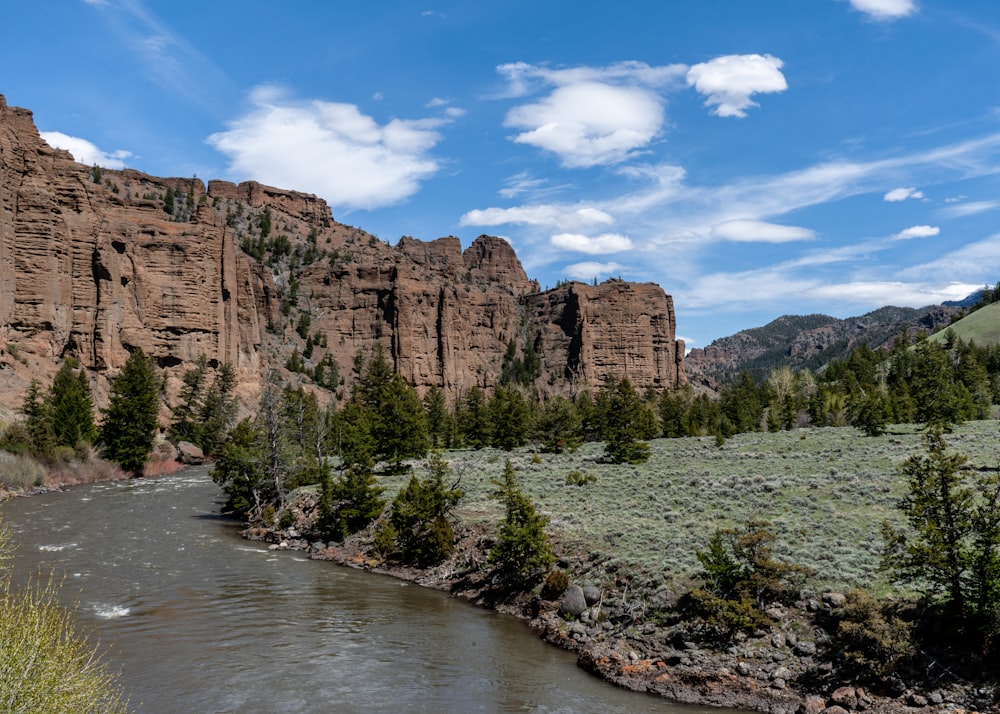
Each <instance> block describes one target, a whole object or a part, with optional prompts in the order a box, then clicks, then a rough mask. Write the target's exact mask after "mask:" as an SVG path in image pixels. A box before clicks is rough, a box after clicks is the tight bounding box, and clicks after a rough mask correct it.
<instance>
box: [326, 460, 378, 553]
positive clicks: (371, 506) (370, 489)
mask: <svg viewBox="0 0 1000 714" xmlns="http://www.w3.org/2000/svg"><path fill="white" fill-rule="evenodd" d="M374 470H375V464H374V463H372V461H371V459H367V460H365V461H363V462H356V463H353V464H351V465H350V466H349V467H348V469H347V470H346V471H345V472H344V473H343V474H341V475H340V476H339V477H337V478H334V477H333V476H332V475H331V474H330V473H329V472H327V473H326V474H325V476H324V478H323V481H322V486H321V490H320V501H319V510H320V520H319V527H320V530H321V532H323V533H324V534H325V535H327V536H329V537H331V538H334V539H335V540H343V539H344V538H345V537H347V536H349V535H351V534H352V533H357V532H358V531H360V530H361V529H362V528H365V527H366V526H367V525H368V524H369V523H371V522H372V521H374V520H375V519H376V518H378V516H379V514H380V513H382V509H383V508H384V507H385V500H383V499H382V492H383V491H384V489H383V488H382V487H381V486H380V485H379V483H378V481H377V480H376V478H375V473H374Z"/></svg>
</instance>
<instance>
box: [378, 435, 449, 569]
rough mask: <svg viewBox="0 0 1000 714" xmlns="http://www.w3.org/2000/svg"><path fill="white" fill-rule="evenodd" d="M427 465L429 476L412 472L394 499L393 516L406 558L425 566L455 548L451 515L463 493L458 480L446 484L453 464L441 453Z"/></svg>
mask: <svg viewBox="0 0 1000 714" xmlns="http://www.w3.org/2000/svg"><path fill="white" fill-rule="evenodd" d="M428 468H429V469H430V475H429V476H428V477H427V478H426V479H419V478H417V477H416V476H412V477H411V478H410V482H409V483H408V484H407V485H406V486H405V487H404V488H403V489H402V490H401V491H400V492H399V494H398V495H397V496H396V498H395V499H393V501H392V515H391V516H390V522H391V524H392V527H393V530H394V531H395V533H396V542H397V545H398V547H399V549H400V551H401V555H402V559H403V561H404V562H406V563H413V564H417V565H422V566H427V565H434V564H436V563H440V562H441V561H442V560H444V559H445V558H447V557H448V556H449V555H451V553H452V551H453V550H454V547H455V531H454V528H453V527H452V525H451V520H450V515H451V511H452V509H453V508H454V507H455V506H456V505H457V504H458V502H459V500H461V498H462V496H463V495H464V493H463V492H462V490H461V489H460V488H458V481H457V480H456V481H455V482H454V483H453V484H452V485H451V486H448V485H446V483H445V479H446V478H449V479H450V477H451V467H450V466H449V465H448V462H447V461H445V460H444V459H443V458H441V456H440V455H438V454H432V455H431V458H430V461H429V462H428Z"/></svg>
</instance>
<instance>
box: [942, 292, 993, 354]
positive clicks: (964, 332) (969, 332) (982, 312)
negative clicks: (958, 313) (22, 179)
mask: <svg viewBox="0 0 1000 714" xmlns="http://www.w3.org/2000/svg"><path fill="white" fill-rule="evenodd" d="M949 329H950V330H953V331H954V333H955V335H956V336H957V337H961V338H962V339H963V340H964V341H965V342H972V341H975V343H976V344H977V345H979V346H980V347H986V346H989V345H995V344H1000V302H995V303H993V304H991V305H987V306H986V307H983V308H980V309H979V310H976V311H975V312H973V313H970V314H969V315H966V316H965V317H963V318H962V319H961V320H959V321H958V322H955V323H953V324H952V325H951V326H950V327H948V328H946V329H944V330H941V331H939V332H936V333H934V335H933V336H931V338H930V339H932V340H936V341H938V342H944V340H945V333H947V332H948V330H949Z"/></svg>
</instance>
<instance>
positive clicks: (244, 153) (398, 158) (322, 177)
mask: <svg viewBox="0 0 1000 714" xmlns="http://www.w3.org/2000/svg"><path fill="white" fill-rule="evenodd" d="M251 102H252V105H253V106H252V109H251V110H250V111H249V112H248V113H246V114H245V115H243V116H242V117H239V118H237V119H235V120H233V121H231V122H229V124H228V129H227V130H226V131H223V132H219V133H217V134H213V135H212V136H210V137H209V138H208V140H207V141H208V143H209V144H211V145H212V146H214V147H215V148H216V149H218V150H219V151H221V152H222V153H223V154H225V155H226V156H228V157H229V161H230V164H229V172H230V173H231V174H233V175H235V176H237V177H239V178H252V179H254V180H258V181H261V182H263V183H267V184H270V185H273V186H279V187H281V188H289V189H295V190H299V191H309V192H312V193H316V194H318V195H320V196H322V197H323V198H325V199H326V200H327V201H329V202H330V203H331V204H333V205H334V206H335V207H339V208H342V209H355V208H363V209H372V208H378V207H381V206H387V205H390V204H393V203H397V202H399V201H402V200H403V199H405V198H408V197H409V196H412V195H413V194H414V193H416V192H417V190H419V188H420V182H421V181H422V180H424V179H426V178H428V177H430V176H431V175H433V174H434V173H436V172H437V171H438V169H439V164H438V162H437V161H436V160H435V159H434V158H433V157H431V156H430V151H431V149H433V148H434V146H435V145H436V144H437V142H438V141H439V140H440V138H441V136H440V134H439V133H438V132H437V131H436V130H437V129H438V128H439V127H441V126H442V125H444V124H445V123H447V120H444V119H417V120H406V119H393V120H391V121H389V122H388V123H386V124H384V125H379V124H378V123H377V122H376V121H375V120H374V119H373V118H371V117H369V116H367V115H365V114H362V113H361V111H360V110H359V109H358V107H356V106H355V105H353V104H341V103H335V102H325V101H320V100H313V101H309V102H293V101H290V100H288V99H286V98H285V97H284V95H283V94H282V92H281V91H280V90H277V89H274V88H268V87H260V88H257V89H256V90H254V92H253V94H252V96H251Z"/></svg>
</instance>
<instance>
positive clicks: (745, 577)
mask: <svg viewBox="0 0 1000 714" xmlns="http://www.w3.org/2000/svg"><path fill="white" fill-rule="evenodd" d="M769 525H770V524H769V523H767V522H766V521H758V520H750V521H748V522H747V523H746V524H745V525H744V526H743V527H742V528H741V529H725V530H717V531H716V532H715V533H714V535H713V536H712V538H711V539H710V540H709V542H708V548H707V549H706V550H704V551H698V552H697V556H698V561H699V562H700V563H701V565H702V568H703V570H702V572H701V578H702V580H703V581H704V584H705V585H704V587H703V588H696V589H694V590H692V591H691V592H690V593H688V595H687V596H686V597H685V598H684V599H683V603H684V608H685V609H687V610H688V611H689V613H690V614H692V615H695V616H697V617H700V618H702V619H703V620H704V622H705V624H706V625H707V626H708V627H707V633H706V634H708V635H709V636H711V637H714V638H718V639H722V640H729V639H731V638H732V637H733V636H734V635H735V634H736V633H738V632H745V633H750V632H753V631H754V630H756V629H758V628H759V627H763V626H767V625H770V624H771V620H770V618H768V617H767V615H765V614H764V612H763V608H764V606H765V605H766V604H767V603H770V602H774V601H778V602H787V601H789V600H790V599H792V598H793V597H794V596H795V593H796V590H797V586H798V585H800V584H801V581H802V579H803V578H804V577H805V575H806V572H807V571H806V569H805V568H802V567H800V566H796V565H792V564H790V563H785V562H783V561H781V560H778V559H776V558H775V557H774V542H775V540H776V536H775V535H774V534H773V533H771V532H770V531H768V530H767V527H768V526H769Z"/></svg>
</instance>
